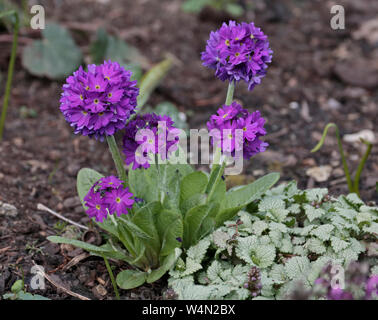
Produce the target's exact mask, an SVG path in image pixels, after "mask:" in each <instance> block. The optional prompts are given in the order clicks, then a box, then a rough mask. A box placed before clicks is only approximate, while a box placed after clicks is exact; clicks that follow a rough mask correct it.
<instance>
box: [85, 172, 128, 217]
mask: <svg viewBox="0 0 378 320" xmlns="http://www.w3.org/2000/svg"><path fill="white" fill-rule="evenodd" d="M132 196H133V194H132V193H131V192H129V189H128V188H127V187H124V186H123V184H122V181H121V180H120V179H118V178H117V177H115V176H109V177H104V178H101V179H100V180H98V181H97V182H95V183H94V184H93V186H92V187H91V189H90V190H89V192H88V193H87V195H86V196H85V197H84V204H85V206H86V207H87V208H88V209H87V210H86V213H87V214H88V216H89V217H91V218H95V219H96V221H98V222H103V221H104V219H106V218H107V217H108V214H114V213H116V214H117V216H120V215H121V214H127V213H128V209H131V208H132V206H133V204H134V202H135V200H134V199H132Z"/></svg>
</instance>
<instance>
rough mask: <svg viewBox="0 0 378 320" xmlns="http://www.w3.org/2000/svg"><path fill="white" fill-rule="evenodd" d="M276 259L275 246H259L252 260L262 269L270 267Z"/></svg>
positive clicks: (254, 251)
mask: <svg viewBox="0 0 378 320" xmlns="http://www.w3.org/2000/svg"><path fill="white" fill-rule="evenodd" d="M275 258H276V248H275V247H274V246H273V245H259V246H257V247H256V249H254V250H253V254H252V256H251V259H252V261H253V263H254V264H256V265H257V266H258V267H260V268H267V267H270V266H271V265H272V264H273V262H274V259H275Z"/></svg>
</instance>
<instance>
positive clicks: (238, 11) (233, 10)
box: [225, 3, 244, 17]
mask: <svg viewBox="0 0 378 320" xmlns="http://www.w3.org/2000/svg"><path fill="white" fill-rule="evenodd" d="M225 10H226V11H227V12H228V13H229V14H230V15H232V16H233V17H240V16H241V15H243V13H244V9H243V7H242V6H240V5H238V4H236V3H227V4H226V8H225Z"/></svg>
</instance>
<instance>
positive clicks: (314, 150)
mask: <svg viewBox="0 0 378 320" xmlns="http://www.w3.org/2000/svg"><path fill="white" fill-rule="evenodd" d="M331 127H333V128H335V132H336V138H337V144H338V146H339V151H340V155H341V162H342V164H343V168H344V173H345V177H346V179H347V183H348V189H349V192H354V186H353V183H352V179H351V177H350V173H349V168H348V164H347V162H346V159H345V155H344V149H343V145H342V143H341V138H340V132H339V128H338V127H337V125H336V124H335V123H332V122H331V123H328V124H327V125H326V127H325V128H324V131H323V135H322V138H321V139H320V141H319V143H318V144H317V145H316V146H315V147H314V149H312V150H311V152H316V151H318V150H319V149H320V148H321V147H322V145H323V143H324V141H325V138H326V136H327V132H328V129H329V128H331ZM361 170H362V169H361Z"/></svg>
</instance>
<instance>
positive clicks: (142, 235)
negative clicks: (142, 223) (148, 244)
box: [118, 217, 152, 241]
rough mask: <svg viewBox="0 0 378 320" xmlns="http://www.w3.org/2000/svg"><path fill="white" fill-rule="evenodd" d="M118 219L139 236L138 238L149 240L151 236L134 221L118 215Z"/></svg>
mask: <svg viewBox="0 0 378 320" xmlns="http://www.w3.org/2000/svg"><path fill="white" fill-rule="evenodd" d="M118 219H119V220H120V221H122V223H123V224H124V226H125V227H126V228H128V229H129V231H130V232H131V233H132V234H133V235H134V236H136V237H138V238H140V239H143V240H149V241H151V239H152V238H151V236H150V235H149V234H148V233H147V232H145V231H144V230H142V229H141V228H139V226H138V225H136V224H135V223H134V222H132V221H131V220H129V219H126V218H122V217H118Z"/></svg>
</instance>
